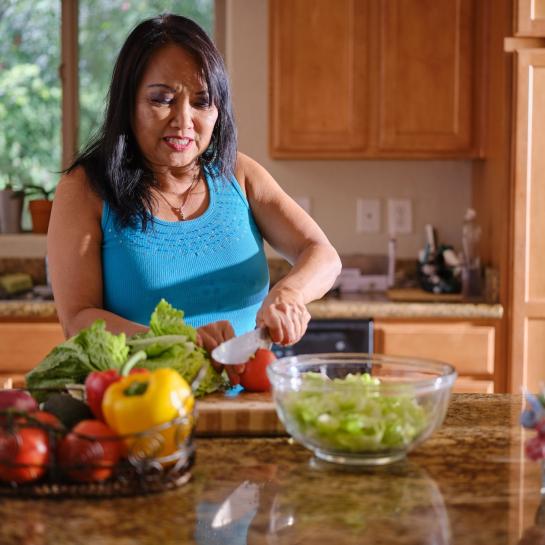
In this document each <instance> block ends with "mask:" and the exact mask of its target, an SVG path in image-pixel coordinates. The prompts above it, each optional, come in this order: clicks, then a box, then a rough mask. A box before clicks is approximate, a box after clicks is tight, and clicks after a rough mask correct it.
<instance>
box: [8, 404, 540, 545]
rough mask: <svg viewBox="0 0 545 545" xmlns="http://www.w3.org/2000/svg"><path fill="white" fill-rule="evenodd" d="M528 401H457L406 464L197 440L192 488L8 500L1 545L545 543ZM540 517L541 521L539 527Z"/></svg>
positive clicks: (279, 443)
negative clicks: (337, 461) (363, 464)
mask: <svg viewBox="0 0 545 545" xmlns="http://www.w3.org/2000/svg"><path fill="white" fill-rule="evenodd" d="M521 408H522V399H521V396H514V395H509V394H493V395H478V394H458V395H456V394H455V395H454V396H453V399H452V401H451V404H450V407H449V411H448V415H447V419H446V421H445V423H444V424H443V426H442V427H441V429H440V430H439V431H437V432H436V434H435V435H434V436H433V437H432V438H430V439H428V441H426V442H425V443H424V444H423V445H421V446H420V447H418V448H417V449H416V450H415V451H414V452H413V453H411V455H410V456H409V458H408V459H407V461H406V462H402V463H397V464H394V465H391V466H385V467H381V468H375V469H354V468H342V467H338V466H332V465H330V464H326V463H323V462H319V461H317V460H316V459H314V458H313V457H312V455H311V453H310V452H309V451H307V450H306V449H304V448H303V447H301V446H299V445H297V444H295V443H293V442H292V440H291V439H289V438H288V437H280V438H244V437H231V438H210V439H203V438H200V439H198V440H197V461H196V464H195V466H194V468H193V478H192V480H191V481H190V482H189V483H188V484H186V485H185V486H183V487H182V488H179V489H177V490H175V491H171V492H166V493H162V494H156V495H151V496H147V497H134V498H118V499H107V500H105V499H101V500H90V499H77V500H76V499H72V500H56V501H48V500H44V499H41V500H14V499H1V500H0V543H1V544H2V545H20V544H22V543H25V544H33V545H34V544H36V545H38V544H39V545H46V544H59V545H62V544H71V545H77V544H85V545H98V544H100V545H103V544H123V545H125V544H132V543H142V544H149V545H152V544H153V545H170V544H183V543H199V544H206V545H214V544H216V543H218V544H219V543H221V544H222V545H234V544H245V543H248V544H250V545H251V544H256V545H257V544H296V543H297V544H307V543H308V544H322V543H323V544H327V545H336V544H343V545H345V544H352V543H354V544H355V543H358V544H373V545H380V544H392V545H397V544H429V545H432V544H433V545H446V544H451V545H470V544H472V545H473V544H474V545H481V544H482V545H492V544H493V545H504V544H505V545H508V544H509V545H511V544H520V545H539V544H541V543H545V500H543V502H542V504H541V511H539V505H540V499H541V497H540V483H541V476H540V466H539V464H538V463H534V462H528V461H526V460H524V456H523V453H522V450H521V444H522V442H523V440H524V437H525V436H528V432H525V431H523V430H521V428H520V426H519V423H518V419H519V414H520V411H521ZM536 521H537V522H536Z"/></svg>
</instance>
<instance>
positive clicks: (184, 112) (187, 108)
mask: <svg viewBox="0 0 545 545" xmlns="http://www.w3.org/2000/svg"><path fill="white" fill-rule="evenodd" d="M172 123H173V125H174V126H176V127H179V128H180V129H189V128H192V127H193V117H192V108H191V104H190V103H189V100H179V101H178V102H177V103H176V107H175V108H174V115H173V118H172Z"/></svg>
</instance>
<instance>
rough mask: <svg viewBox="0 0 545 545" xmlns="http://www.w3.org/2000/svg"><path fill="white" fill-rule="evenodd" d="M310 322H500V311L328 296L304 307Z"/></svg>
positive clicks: (491, 306)
mask: <svg viewBox="0 0 545 545" xmlns="http://www.w3.org/2000/svg"><path fill="white" fill-rule="evenodd" d="M308 309H309V312H310V314H311V316H312V317H313V318H354V319H355V318H458V319H500V318H501V317H502V316H503V307H502V305H500V304H488V303H484V302H457V303H451V302H400V301H391V300H389V299H388V297H387V295H386V294H382V293H376V294H374V293H368V294H365V293H354V294H344V295H340V296H333V295H332V296H328V297H324V298H323V299H320V300H318V301H314V302H312V303H310V304H309V305H308Z"/></svg>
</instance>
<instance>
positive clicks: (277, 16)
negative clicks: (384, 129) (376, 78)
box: [270, 0, 370, 158]
mask: <svg viewBox="0 0 545 545" xmlns="http://www.w3.org/2000/svg"><path fill="white" fill-rule="evenodd" d="M369 5H370V4H369V2H368V1H367V0H365V1H361V0H336V1H335V2H334V3H333V4H332V3H331V1H330V0H271V2H270V55H271V56H270V67H271V69H270V87H271V105H270V108H271V110H270V111H271V116H270V131H271V135H270V142H271V150H270V151H271V155H272V156H273V157H277V158H282V157H288V158H289V157H302V156H304V157H323V156H327V157H350V156H351V155H354V154H356V155H361V154H362V153H364V151H365V149H366V148H367V139H368V130H369V129H368V126H367V123H366V121H367V119H366V118H367V113H368V111H369V99H368V87H367V71H368V55H369V39H370V32H369V29H368V22H369V21H368V10H369Z"/></svg>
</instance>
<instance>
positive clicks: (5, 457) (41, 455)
mask: <svg viewBox="0 0 545 545" xmlns="http://www.w3.org/2000/svg"><path fill="white" fill-rule="evenodd" d="M0 402H1V403H0V404H1V410H0V481H4V482H11V483H17V484H21V483H28V482H32V481H36V480H38V479H40V478H42V477H43V476H44V474H45V473H46V472H47V471H48V469H49V468H50V467H51V466H52V465H53V461H54V460H55V464H54V465H55V467H57V468H59V469H60V470H61V471H62V473H63V474H64V475H65V476H66V477H68V478H69V479H71V480H74V481H79V482H92V481H102V480H105V479H107V478H109V477H110V476H111V474H112V472H113V469H114V467H115V465H116V464H117V462H118V461H119V459H120V458H121V456H122V455H123V450H124V446H123V443H122V442H121V441H120V439H119V437H118V436H117V435H116V434H115V432H114V431H113V430H111V429H110V428H109V427H108V426H107V425H106V424H105V423H104V422H101V421H99V420H93V419H87V420H82V421H81V422H79V423H78V424H77V425H75V426H74V428H72V429H71V430H66V428H65V426H64V425H63V424H62V423H61V421H60V420H59V419H58V418H57V417H56V416H55V415H53V414H51V413H49V412H46V411H41V410H38V406H37V404H36V402H35V400H34V399H33V398H32V396H30V394H28V393H27V392H25V391H20V390H6V391H3V392H2V396H1V399H0Z"/></svg>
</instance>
